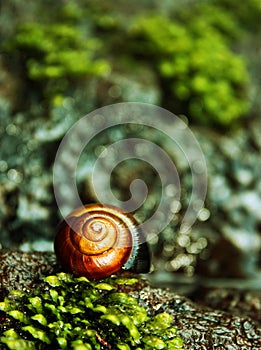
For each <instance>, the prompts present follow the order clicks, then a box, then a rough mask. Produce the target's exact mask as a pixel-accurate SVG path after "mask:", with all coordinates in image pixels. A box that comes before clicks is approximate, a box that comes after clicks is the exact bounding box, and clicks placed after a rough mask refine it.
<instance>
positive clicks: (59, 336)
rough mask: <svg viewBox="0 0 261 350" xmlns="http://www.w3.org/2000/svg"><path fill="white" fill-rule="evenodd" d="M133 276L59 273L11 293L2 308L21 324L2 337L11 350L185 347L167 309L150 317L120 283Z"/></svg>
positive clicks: (126, 282) (0, 307)
mask: <svg viewBox="0 0 261 350" xmlns="http://www.w3.org/2000/svg"><path fill="white" fill-rule="evenodd" d="M136 282H137V280H135V279H133V278H116V277H111V278H108V279H107V280H104V281H102V282H101V281H99V282H93V281H92V282H90V281H88V280H87V279H86V278H85V277H80V278H74V277H73V276H72V275H70V274H65V273H59V274H57V275H55V276H48V277H46V278H45V279H44V283H43V285H42V286H41V289H39V290H35V291H34V292H32V293H31V294H29V295H27V294H23V293H17V292H15V293H10V295H9V296H8V297H7V298H5V300H4V302H2V303H0V310H2V311H4V312H6V313H7V314H8V315H9V316H11V317H12V318H14V319H15V320H16V327H14V328H13V329H9V330H8V331H5V332H4V334H3V336H2V337H1V338H0V340H1V342H2V343H4V344H6V346H7V347H8V348H9V349H17V350H18V349H19V350H21V349H22V350H23V349H35V350H37V349H41V350H42V349H50V347H51V348H52V349H74V350H86V349H102V348H103V345H104V344H107V343H108V344H109V345H110V346H111V347H112V348H113V349H121V350H128V349H148V350H149V349H182V340H181V338H179V337H178V336H177V329H176V328H175V327H174V326H173V318H172V316H171V315H170V314H168V313H159V314H157V315H154V316H151V315H150V316H149V315H148V313H147V311H146V309H145V308H144V307H142V306H140V305H139V304H138V302H137V300H136V299H135V298H134V297H132V296H131V295H129V294H127V293H124V292H119V291H118V290H117V289H118V287H119V285H124V284H133V283H136Z"/></svg>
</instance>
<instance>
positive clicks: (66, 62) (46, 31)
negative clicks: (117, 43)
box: [7, 22, 110, 93]
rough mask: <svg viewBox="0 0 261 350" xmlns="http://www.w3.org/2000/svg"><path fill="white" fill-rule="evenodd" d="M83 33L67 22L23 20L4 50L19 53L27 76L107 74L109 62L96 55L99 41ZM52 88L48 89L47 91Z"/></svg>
mask: <svg viewBox="0 0 261 350" xmlns="http://www.w3.org/2000/svg"><path fill="white" fill-rule="evenodd" d="M84 34H85V33H84V32H82V31H81V29H80V28H77V27H76V26H75V27H73V26H69V25H68V24H60V23H54V24H51V25H50V24H46V25H44V24H41V23H35V22H32V23H25V24H23V25H21V26H20V27H19V29H18V33H17V34H16V35H15V37H14V38H13V40H11V41H10V42H8V44H7V50H8V51H9V52H15V51H19V52H20V54H21V55H23V60H24V61H25V65H26V69H27V74H28V77H29V78H30V79H33V80H44V81H46V80H49V81H51V80H55V81H57V80H59V79H62V78H68V79H70V78H74V79H86V78H88V77H90V76H98V77H101V76H105V75H107V74H108V73H109V72H110V65H109V63H108V62H107V61H106V60H105V59H99V58H97V53H98V51H99V49H100V48H101V46H102V42H101V41H100V40H99V39H97V38H93V37H91V38H88V36H86V35H84ZM55 86H56V87H57V86H61V84H55ZM56 90H57V89H53V90H51V93H55V92H57V91H56ZM62 92H63V91H62Z"/></svg>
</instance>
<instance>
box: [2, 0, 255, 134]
mask: <svg viewBox="0 0 261 350" xmlns="http://www.w3.org/2000/svg"><path fill="white" fill-rule="evenodd" d="M18 3H19V2H18ZM48 4H49V3H46V2H43V1H40V2H39V3H38V5H35V4H33V3H30V6H29V5H28V11H29V14H27V13H26V14H23V16H24V18H25V20H23V17H21V19H20V20H19V19H18V20H17V23H16V30H15V31H13V32H12V35H10V33H9V32H8V33H9V36H7V37H6V40H5V42H4V50H5V52H6V53H7V56H6V57H7V59H8V62H12V59H11V60H10V57H12V58H13V59H14V60H13V61H14V62H16V64H17V65H18V66H20V69H18V70H19V72H20V74H21V75H22V74H24V73H25V75H26V76H23V80H24V82H25V84H27V86H25V89H26V88H28V89H29V90H30V88H32V89H34V93H32V96H33V98H32V100H33V101H35V94H38V95H39V96H40V98H38V101H39V100H44V101H45V102H44V103H45V104H46V99H47V105H48V103H49V105H52V101H54V100H55V99H56V96H60V97H61V100H62V97H66V96H72V95H73V94H74V93H75V91H81V90H86V86H88V88H89V87H90V85H91V84H93V86H94V88H93V87H92V85H91V88H92V91H95V93H94V94H93V95H92V96H91V97H90V98H91V99H92V101H94V104H97V105H98V106H100V105H104V104H108V103H114V102H120V101H125V100H127V101H130V100H132V98H131V97H132V96H133V95H132V94H131V92H130V93H129V95H130V96H129V98H128V96H127V97H126V95H124V96H121V95H120V93H119V94H118V95H117V97H116V98H114V97H113V96H110V94H109V93H108V91H109V88H110V87H112V91H114V90H115V89H114V90H113V87H114V84H116V85H117V86H116V90H117V91H126V88H125V86H124V82H126V81H129V78H130V77H131V80H130V81H131V82H132V81H133V84H132V87H133V88H132V90H135V86H136V85H137V84H142V82H144V81H145V83H144V84H145V86H147V90H149V91H150V90H151V91H152V90H153V89H154V90H157V91H156V92H155V93H154V94H153V93H152V95H153V96H158V91H160V95H161V97H160V101H158V100H156V101H155V103H156V104H157V103H158V102H159V103H161V105H162V106H163V107H166V108H168V109H170V110H171V111H172V112H174V113H176V114H185V115H186V116H187V118H188V119H189V120H191V121H193V122H194V123H198V124H204V125H208V126H214V127H216V126H220V127H223V128H224V127H225V128H227V127H228V126H233V125H235V124H238V121H240V119H241V117H244V116H246V115H247V113H248V112H249V111H250V107H251V103H250V93H249V90H250V91H251V89H250V84H251V83H253V80H252V81H251V77H250V75H249V69H248V66H247V60H248V59H249V56H251V55H249V54H248V52H246V51H244V50H243V49H242V48H243V47H244V45H245V41H246V40H248V41H249V42H251V40H253V38H252V39H251V38H250V36H251V35H252V37H253V35H254V34H255V35H260V34H258V33H259V30H258V26H257V23H258V18H259V17H260V14H261V7H260V2H259V1H257V0H250V1H249V2H248V3H247V5H246V4H244V3H240V4H238V2H237V1H236V0H214V1H213V2H207V1H197V2H192V3H190V4H189V5H188V4H184V3H183V2H182V1H178V2H175V5H174V4H170V3H167V2H166V3H165V2H163V3H162V4H161V5H159V4H158V5H156V4H155V3H153V4H151V5H149V6H148V5H146V4H145V3H144V4H142V3H141V4H139V3H135V4H132V7H131V11H127V7H126V6H125V4H124V3H121V2H120V3H116V4H114V3H107V2H99V3H97V2H95V1H90V2H88V3H86V2H85V1H81V0H77V1H75V2H74V3H73V4H72V3H68V2H66V1H65V2H61V4H59V6H58V5H54V4H52V5H51V4H49V5H48ZM6 6H7V5H6ZM20 6H21V5H20ZM21 9H22V7H21V8H20V11H21ZM21 12H22V11H21ZM27 16H28V17H29V18H30V21H28V19H27V18H26V17H27ZM247 38H248V39H247ZM249 38H250V39H249ZM254 45H255V44H254ZM142 71H143V72H144V73H143V74H144V77H145V78H144V77H143V76H142V75H141V73H140V72H142ZM148 72H149V73H148ZM150 73H151V75H152V76H153V77H154V76H155V80H156V85H153V84H152V85H151V86H148V85H149V84H150V80H149V83H147V80H146V77H147V76H150ZM146 74H147V75H146ZM92 79H95V83H93V81H92ZM132 79H133V80H132ZM28 82H29V84H28ZM30 82H36V83H37V85H36V86H37V89H35V85H32V86H30ZM153 82H154V80H153ZM88 84H89V85H88ZM118 85H119V86H118ZM77 89H78V90H77ZM129 90H131V87H129ZM252 90H253V89H252ZM141 91H142V89H141ZM77 94H78V95H80V93H79V92H77ZM112 95H113V93H112ZM141 100H142V97H141ZM145 102H146V101H145ZM251 102H252V101H251ZM29 104H30V103H29ZM47 109H48V108H47ZM84 112H85V113H86V112H87V111H84Z"/></svg>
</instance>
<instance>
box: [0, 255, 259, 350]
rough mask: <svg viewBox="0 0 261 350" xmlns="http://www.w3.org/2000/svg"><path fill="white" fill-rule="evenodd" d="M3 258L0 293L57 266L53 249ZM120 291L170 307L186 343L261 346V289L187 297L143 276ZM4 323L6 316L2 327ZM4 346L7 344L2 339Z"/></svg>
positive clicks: (154, 309)
mask: <svg viewBox="0 0 261 350" xmlns="http://www.w3.org/2000/svg"><path fill="white" fill-rule="evenodd" d="M0 258H1V267H0V276H1V279H0V291H1V294H0V295H1V298H3V296H4V295H6V294H7V293H8V291H10V290H12V289H18V290H26V291H30V290H32V289H33V288H36V287H37V285H38V284H40V283H41V279H42V277H43V276H46V275H48V274H51V273H55V271H57V266H56V263H55V257H54V255H53V254H47V253H40V252H39V253H22V252H19V251H17V252H14V251H8V250H5V251H0ZM119 291H123V292H128V293H129V294H130V295H131V296H133V297H135V298H136V299H137V300H138V302H139V303H140V304H141V306H143V307H145V308H146V310H147V312H148V313H149V314H150V315H155V314H157V313H160V312H167V313H170V314H171V315H172V316H173V319H174V325H175V326H176V327H177V329H178V335H179V336H180V337H181V338H182V339H183V340H184V349H202V350H203V349H231V350H232V349H234V350H236V349H243V348H244V349H245V350H248V349H249V350H250V349H251V350H258V349H260V347H261V327H260V326H261V322H260V321H261V320H260V311H261V297H260V295H259V296H258V294H256V295H254V294H252V293H251V292H243V291H241V292H240V293H239V292H237V291H235V290H224V289H215V290H206V289H204V288H200V289H198V290H197V291H196V292H194V293H193V295H191V296H190V297H189V298H188V297H185V296H183V295H180V294H178V293H176V292H174V291H169V290H167V289H161V288H154V287H152V286H151V285H150V284H149V283H148V282H147V281H146V280H145V279H139V283H138V284H133V285H128V286H127V287H126V286H123V287H122V290H119ZM258 315H259V316H258ZM3 320H4V317H3V318H2V321H3ZM11 325H12V324H11ZM6 327H7V325H4V326H3V322H2V329H3V328H4V330H6V329H7V328H6ZM9 327H10V323H9ZM0 329H1V328H0ZM105 348H106V346H105ZM0 349H5V347H4V346H3V345H2V347H1V345H0Z"/></svg>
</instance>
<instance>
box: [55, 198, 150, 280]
mask: <svg viewBox="0 0 261 350" xmlns="http://www.w3.org/2000/svg"><path fill="white" fill-rule="evenodd" d="M54 249H55V253H56V256H57V260H58V261H59V262H60V264H61V265H62V266H63V268H64V269H65V270H67V271H70V272H72V273H74V274H75V275H78V276H86V277H87V278H89V279H102V278H105V277H108V276H110V275H111V274H113V273H116V272H117V271H119V270H121V269H123V270H128V271H132V272H137V273H146V272H149V269H150V254H149V249H148V246H147V243H146V240H145V236H144V234H143V232H142V231H141V229H140V228H139V224H138V222H137V221H136V220H135V219H134V217H133V216H132V215H131V214H129V213H125V212H124V211H122V210H121V209H119V208H117V207H114V206H111V205H102V204H89V205H85V206H83V207H81V208H78V209H76V210H74V211H73V212H72V213H71V214H70V215H68V216H67V217H66V219H65V220H64V221H63V222H62V223H61V225H60V227H59V230H58V233H57V235H56V237H55V242H54Z"/></svg>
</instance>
